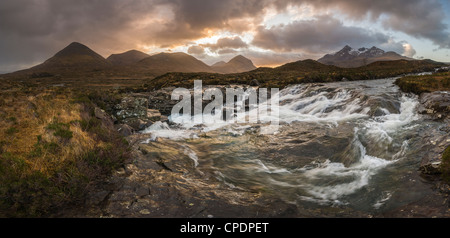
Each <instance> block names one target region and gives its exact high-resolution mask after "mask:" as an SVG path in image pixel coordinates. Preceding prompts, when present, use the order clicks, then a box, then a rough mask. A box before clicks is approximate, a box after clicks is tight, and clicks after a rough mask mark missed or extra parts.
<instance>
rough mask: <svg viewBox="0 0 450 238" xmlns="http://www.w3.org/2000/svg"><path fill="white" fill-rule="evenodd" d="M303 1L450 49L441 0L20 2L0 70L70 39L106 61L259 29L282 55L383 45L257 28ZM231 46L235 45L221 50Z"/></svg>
mask: <svg viewBox="0 0 450 238" xmlns="http://www.w3.org/2000/svg"><path fill="white" fill-rule="evenodd" d="M304 4H308V5H310V6H312V7H313V10H314V14H315V15H316V16H317V15H323V11H324V10H326V11H327V12H328V14H332V13H334V12H336V11H337V12H339V13H340V16H344V17H346V18H349V19H355V20H359V19H368V20H369V21H373V22H380V23H381V24H382V25H383V26H384V27H385V28H386V29H391V30H393V31H400V32H404V33H406V34H408V35H411V36H414V37H418V38H424V39H429V40H431V41H432V42H433V43H434V44H435V45H436V46H439V47H441V48H450V40H449V38H450V37H449V33H448V26H447V25H445V24H444V18H445V13H444V12H443V10H442V7H441V4H440V3H439V1H438V0H396V1H391V0H379V1H372V0H370V1H369V0H228V1H224V0H167V1H163V0H128V1H123V0H77V1H73V0H15V1H0V36H1V37H0V53H1V54H0V71H2V70H9V69H12V68H18V67H22V66H23V65H27V64H28V66H30V64H34V63H37V62H42V61H43V60H45V59H46V58H48V57H50V56H52V54H54V53H56V51H57V50H59V49H61V48H63V47H64V46H66V45H68V44H69V43H70V42H72V41H79V42H81V43H84V44H86V45H88V46H90V47H91V48H93V49H94V50H96V51H97V52H99V53H100V54H102V55H103V56H105V57H106V56H108V55H109V54H111V53H117V52H120V51H125V50H128V49H132V48H136V47H137V46H140V45H141V46H142V45H153V46H155V47H158V46H163V45H164V46H166V47H170V46H175V45H186V43H187V42H191V41H195V40H196V39H199V38H201V37H205V36H208V34H209V33H208V31H213V32H214V31H217V30H224V31H229V32H232V33H234V34H240V33H242V32H244V31H255V30H257V32H258V34H259V35H258V36H257V38H256V39H255V43H256V44H258V45H259V46H260V47H263V48H270V49H279V50H282V51H287V50H289V49H290V48H302V49H303V48H304V47H301V46H300V45H299V43H298V42H303V43H305V44H307V45H311V46H312V47H311V48H309V49H310V51H312V50H316V49H318V50H324V49H327V48H330V46H332V45H333V43H332V42H331V41H336V43H334V46H336V45H337V44H339V45H342V44H353V43H355V44H356V43H359V42H363V41H365V42H367V43H365V44H364V45H367V44H368V43H372V42H373V43H377V42H384V41H385V39H383V38H384V37H385V36H384V35H381V34H377V33H374V32H370V31H364V30H362V29H358V28H351V27H344V26H340V25H339V23H336V22H333V20H329V22H328V24H326V22H325V19H320V18H317V19H318V20H317V22H313V23H315V24H320V25H321V26H324V27H327V26H331V25H333V24H335V25H336V26H337V27H340V28H339V29H341V30H344V31H345V32H346V33H348V34H349V35H351V36H353V37H356V38H357V39H355V40H353V41H350V42H345V43H344V40H345V39H346V38H345V36H344V35H343V34H340V33H338V32H336V31H333V29H330V31H331V33H332V34H333V35H332V36H330V37H328V39H323V38H322V39H317V38H316V39H312V37H310V36H308V35H317V36H320V34H319V32H317V30H316V29H312V28H308V27H307V26H304V25H302V24H301V23H302V22H295V23H291V24H289V25H286V26H284V27H280V26H277V27H275V28H273V29H269V30H267V29H264V27H262V26H259V25H260V24H261V23H262V20H263V17H264V14H265V12H266V10H267V8H268V7H271V8H275V9H277V10H278V11H280V12H283V11H284V10H285V9H286V7H287V6H290V5H292V6H300V5H304ZM293 26H299V27H300V29H295V28H294V27H293ZM288 30H292V31H293V32H292V33H289V32H287V31H288ZM275 32H278V33H281V34H283V36H282V37H281V36H277V35H275V34H274V33H275ZM309 32H311V33H309ZM299 33H304V34H303V35H302V38H300V39H298V42H296V41H295V39H294V38H292V37H293V36H300V35H299ZM262 36H265V37H267V39H264V38H262ZM333 37H335V38H333ZM373 37H375V38H376V39H375V40H374V39H373ZM379 37H381V40H380V39H378V38H379ZM308 39H309V40H308ZM348 39H349V40H351V39H350V38H348ZM313 40H316V41H318V42H317V43H315V42H312V41H313ZM268 42H273V43H275V46H276V47H274V46H271V45H269V44H268ZM321 43H322V44H324V46H321V45H320V44H321ZM226 49H234V48H217V51H223V50H226Z"/></svg>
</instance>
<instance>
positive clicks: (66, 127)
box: [47, 122, 73, 139]
mask: <svg viewBox="0 0 450 238" xmlns="http://www.w3.org/2000/svg"><path fill="white" fill-rule="evenodd" d="M47 129H48V130H54V131H55V132H54V133H53V135H54V136H58V137H61V138H63V139H71V138H72V137H73V132H72V131H70V124H66V123H59V122H53V123H50V124H48V126H47Z"/></svg>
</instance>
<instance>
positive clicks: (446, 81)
mask: <svg viewBox="0 0 450 238" xmlns="http://www.w3.org/2000/svg"><path fill="white" fill-rule="evenodd" d="M395 83H396V84H397V85H398V86H399V87H400V89H401V90H402V91H404V92H408V93H415V94H417V95H420V94H421V93H429V92H434V91H450V72H444V73H438V74H434V75H424V76H407V77H403V78H400V79H398V80H396V82H395Z"/></svg>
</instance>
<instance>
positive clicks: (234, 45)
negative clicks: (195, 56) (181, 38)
mask: <svg viewBox="0 0 450 238" xmlns="http://www.w3.org/2000/svg"><path fill="white" fill-rule="evenodd" d="M201 46H202V47H205V48H209V49H210V50H211V51H213V52H217V51H218V50H222V51H226V50H228V51H229V50H231V49H241V48H247V47H248V44H247V43H245V42H244V41H243V40H242V39H241V37H239V36H235V37H224V38H220V39H218V40H217V42H216V43H215V44H202V45H201Z"/></svg>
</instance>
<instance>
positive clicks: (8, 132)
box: [5, 127, 19, 136]
mask: <svg viewBox="0 0 450 238" xmlns="http://www.w3.org/2000/svg"><path fill="white" fill-rule="evenodd" d="M18 131H19V130H18V129H17V128H15V127H10V128H8V129H6V131H5V133H6V135H9V136H11V135H14V134H16V133H17V132H18Z"/></svg>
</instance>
